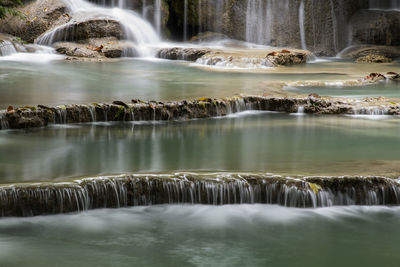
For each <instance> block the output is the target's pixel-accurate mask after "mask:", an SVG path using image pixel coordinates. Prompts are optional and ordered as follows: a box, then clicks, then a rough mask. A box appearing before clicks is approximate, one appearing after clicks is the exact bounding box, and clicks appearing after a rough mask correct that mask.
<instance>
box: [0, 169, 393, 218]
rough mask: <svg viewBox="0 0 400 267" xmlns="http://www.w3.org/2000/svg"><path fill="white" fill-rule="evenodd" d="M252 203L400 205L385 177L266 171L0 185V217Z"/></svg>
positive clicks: (136, 176)
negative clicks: (295, 175) (297, 175)
mask: <svg viewBox="0 0 400 267" xmlns="http://www.w3.org/2000/svg"><path fill="white" fill-rule="evenodd" d="M255 203H258V204H277V205H281V206H285V207H298V208H317V207H329V206H338V205H399V204H400V185H399V183H398V181H396V180H393V179H389V178H385V177H303V178H291V177H282V176H274V175H266V174H240V173H237V174H228V173H203V174H196V173H178V174H138V175H120V176H106V177H95V178H85V179H81V180H75V181H72V182H68V183H43V184H40V183H33V184H20V185H19V184H16V185H5V186H0V216H35V215H45V214H57V213H66V212H77V211H82V210H88V209H98V208H120V207H130V206H143V205H157V204H208V205H227V204H255Z"/></svg>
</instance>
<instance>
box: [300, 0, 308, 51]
mask: <svg viewBox="0 0 400 267" xmlns="http://www.w3.org/2000/svg"><path fill="white" fill-rule="evenodd" d="M299 26H300V40H301V48H302V49H307V42H306V31H305V25H304V0H302V1H301V2H300V6H299Z"/></svg>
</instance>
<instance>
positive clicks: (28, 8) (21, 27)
mask: <svg viewBox="0 0 400 267" xmlns="http://www.w3.org/2000/svg"><path fill="white" fill-rule="evenodd" d="M18 10H19V11H20V12H21V13H22V14H23V17H22V18H21V17H19V16H14V17H11V16H9V17H6V18H4V19H1V20H0V32H3V33H8V34H12V35H14V36H18V37H20V38H21V39H22V40H24V41H26V42H29V43H33V41H34V40H35V39H36V38H37V37H38V36H39V35H41V34H43V33H44V32H46V31H47V30H49V29H50V28H52V27H54V26H56V25H61V24H64V23H67V22H68V21H69V20H70V19H71V17H70V16H69V15H68V10H67V8H66V5H65V3H64V2H63V1H62V0H38V1H33V2H31V3H28V4H27V5H25V6H23V7H21V8H18Z"/></svg>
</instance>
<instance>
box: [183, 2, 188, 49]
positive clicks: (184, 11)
mask: <svg viewBox="0 0 400 267" xmlns="http://www.w3.org/2000/svg"><path fill="white" fill-rule="evenodd" d="M183 8H184V10H183V41H187V23H188V0H185V3H184V6H183Z"/></svg>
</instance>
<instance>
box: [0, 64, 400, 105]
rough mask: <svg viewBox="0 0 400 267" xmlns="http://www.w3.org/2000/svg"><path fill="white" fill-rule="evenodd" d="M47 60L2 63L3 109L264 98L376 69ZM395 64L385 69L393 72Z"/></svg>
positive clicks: (332, 66)
mask: <svg viewBox="0 0 400 267" xmlns="http://www.w3.org/2000/svg"><path fill="white" fill-rule="evenodd" d="M20 59H21V58H20ZM22 59H23V58H22ZM44 62H45V63H43V62H41V61H40V60H34V61H32V60H27V61H15V60H13V61H7V60H6V59H4V60H2V61H0V108H6V107H7V106H8V105H13V106H24V105H37V104H44V105H59V104H74V103H75V104H79V103H83V104H86V103H93V102H98V103H99V102H111V101H114V100H123V101H126V102H130V100H131V99H133V98H139V99H143V100H157V101H165V100H182V99H194V98H199V97H204V96H206V97H227V96H232V95H234V94H264V93H270V91H271V89H273V88H275V86H274V84H276V83H282V82H296V81H303V80H312V81H320V80H323V81H337V80H349V79H355V78H360V77H363V76H365V75H366V74H367V73H369V72H371V69H373V67H371V66H370V65H368V66H363V67H362V68H361V69H360V67H359V66H358V65H357V64H354V63H349V62H343V61H339V62H337V61H333V62H320V63H313V64H307V65H304V66H296V67H288V68H284V67H283V68H272V69H267V70H247V71H240V72H232V70H231V71H230V72H227V71H224V70H218V71H216V70H215V69H212V70H210V69H207V68H206V69H205V68H199V67H194V66H190V64H189V63H184V62H173V61H165V60H155V59H153V60H141V59H127V60H121V61H115V62H103V63H102V62H65V61H57V60H56V61H44ZM396 64H397V63H393V64H387V65H385V66H383V67H382V68H384V69H387V70H393V68H394V66H397V65H396ZM278 87H279V86H278ZM360 90H363V89H360ZM278 92H282V90H278Z"/></svg>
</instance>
